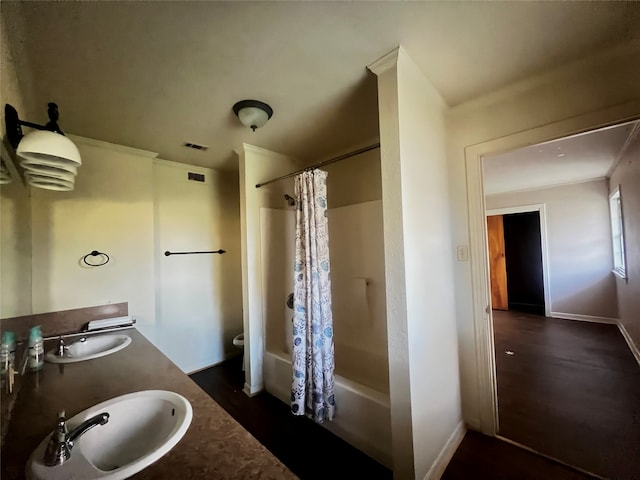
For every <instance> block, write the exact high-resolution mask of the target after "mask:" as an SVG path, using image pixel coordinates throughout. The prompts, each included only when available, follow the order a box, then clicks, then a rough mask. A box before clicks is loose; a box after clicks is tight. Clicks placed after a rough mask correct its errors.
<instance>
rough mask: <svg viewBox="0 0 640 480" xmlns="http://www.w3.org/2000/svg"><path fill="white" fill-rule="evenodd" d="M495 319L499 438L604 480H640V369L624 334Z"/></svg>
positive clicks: (598, 327)
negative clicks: (607, 479)
mask: <svg viewBox="0 0 640 480" xmlns="http://www.w3.org/2000/svg"><path fill="white" fill-rule="evenodd" d="M493 318H494V332H495V347H496V372H497V382H498V415H499V423H500V427H499V432H500V435H502V436H503V437H505V438H508V439H511V440H513V441H516V442H518V443H520V444H522V445H526V446H528V447H530V448H532V449H533V450H536V451H538V452H541V453H543V454H545V455H548V456H550V457H553V458H556V459H558V460H560V461H562V462H565V463H567V464H570V465H575V466H577V467H579V468H581V469H583V470H586V471H589V472H593V473H595V474H597V475H600V476H602V477H605V478H611V479H616V480H618V479H621V480H622V479H624V480H627V479H629V480H630V479H636V480H637V479H640V367H639V366H638V364H637V362H636V360H635V358H634V357H633V354H632V353H631V351H630V350H629V348H628V346H627V344H626V343H625V340H624V338H623V337H622V334H621V333H620V331H619V330H618V328H617V326H615V325H606V324H598V323H588V322H579V321H571V320H560V319H554V318H545V317H540V316H536V315H529V314H522V313H517V312H502V311H494V315H493ZM505 352H512V354H507V353H505ZM522 478H524V477H522ZM566 478H574V477H566ZM577 478H580V477H577Z"/></svg>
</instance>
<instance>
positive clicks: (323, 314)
mask: <svg viewBox="0 0 640 480" xmlns="http://www.w3.org/2000/svg"><path fill="white" fill-rule="evenodd" d="M295 193H296V201H297V204H296V259H295V266H294V269H295V271H294V274H295V284H294V318H293V359H292V361H293V382H292V387H291V411H292V413H293V414H294V415H303V414H304V415H307V416H309V417H311V418H313V419H314V420H315V421H317V422H322V421H324V420H331V419H332V418H333V415H334V413H335V398H334V373H333V372H334V354H333V320H332V316H331V280H330V276H329V273H330V263H329V229H328V222H327V172H323V171H321V170H312V171H307V172H304V173H301V174H300V175H298V176H297V177H296V179H295Z"/></svg>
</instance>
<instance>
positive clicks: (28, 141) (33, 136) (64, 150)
mask: <svg viewBox="0 0 640 480" xmlns="http://www.w3.org/2000/svg"><path fill="white" fill-rule="evenodd" d="M16 153H17V155H18V157H20V158H21V159H25V160H27V161H31V162H35V163H38V162H41V161H48V162H55V163H56V164H58V165H69V166H75V167H76V168H77V167H79V166H80V165H82V160H81V159H80V152H79V151H78V147H76V146H75V145H74V143H73V142H72V141H71V140H69V139H68V138H67V137H65V136H64V135H60V134H59V133H55V132H50V131H48V130H35V131H33V132H29V133H28V134H26V135H25V136H24V137H23V138H22V140H20V144H19V145H18V148H17V150H16Z"/></svg>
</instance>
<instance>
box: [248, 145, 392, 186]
mask: <svg viewBox="0 0 640 480" xmlns="http://www.w3.org/2000/svg"><path fill="white" fill-rule="evenodd" d="M379 147H380V143H375V144H373V145H369V146H368V147H364V148H359V149H358V150H354V151H353V152H349V153H345V154H344V155H340V156H339V157H334V158H330V159H329V160H324V161H322V162H318V163H316V164H314V165H310V166H308V167H305V168H301V169H300V170H296V171H295V172H291V173H287V174H286V175H282V176H281V177H278V178H272V179H271V180H267V181H266V182H262V183H258V184H256V188H260V187H264V186H265V185H268V184H270V183H273V182H277V181H279V180H284V179H285V178H291V177H293V176H295V175H298V174H299V173H302V172H307V171H309V170H313V169H315V168H320V167H324V166H325V165H330V164H332V163H335V162H339V161H340V160H346V159H347V158H351V157H355V156H356V155H360V154H361V153H365V152H368V151H369V150H375V149H376V148H379Z"/></svg>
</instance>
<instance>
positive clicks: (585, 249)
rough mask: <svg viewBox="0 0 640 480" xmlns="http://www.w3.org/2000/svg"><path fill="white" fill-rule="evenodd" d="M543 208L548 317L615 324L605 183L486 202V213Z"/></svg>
mask: <svg viewBox="0 0 640 480" xmlns="http://www.w3.org/2000/svg"><path fill="white" fill-rule="evenodd" d="M533 204H544V205H545V210H546V231H547V256H548V260H549V265H548V272H547V275H548V276H549V287H550V289H549V290H550V291H549V293H550V303H551V305H550V307H551V308H550V310H551V316H554V314H556V313H558V314H561V313H568V314H574V315H586V316H591V317H606V318H617V315H618V308H617V305H616V284H615V279H614V275H613V273H611V269H612V267H613V265H612V257H611V227H610V222H609V190H608V185H607V181H606V180H604V179H602V180H596V181H592V182H583V183H576V184H572V185H563V186H558V187H551V188H544V189H539V190H528V191H523V192H513V193H503V194H498V195H489V196H487V197H486V208H487V210H491V209H498V208H506V207H515V206H521V205H533Z"/></svg>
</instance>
